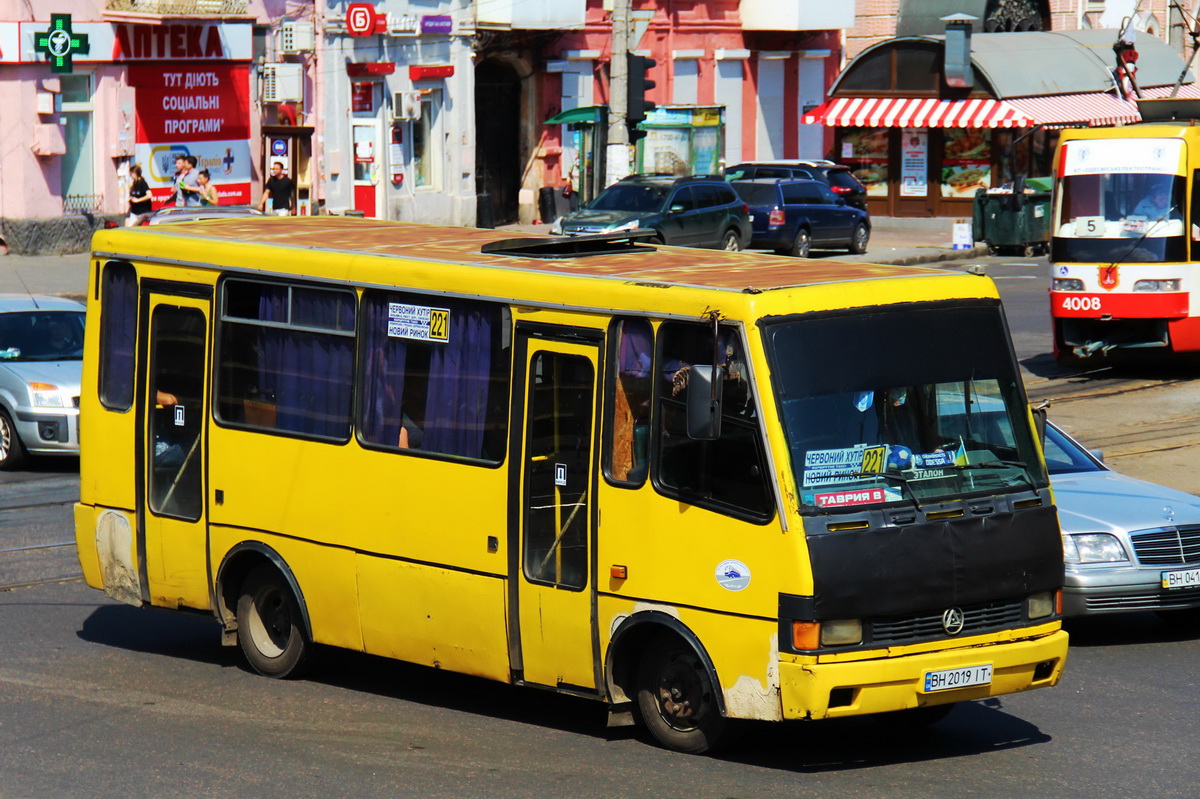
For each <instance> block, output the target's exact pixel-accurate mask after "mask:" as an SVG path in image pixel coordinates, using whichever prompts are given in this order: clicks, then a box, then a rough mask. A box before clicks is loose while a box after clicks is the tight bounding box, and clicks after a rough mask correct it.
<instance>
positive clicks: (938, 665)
mask: <svg viewBox="0 0 1200 799" xmlns="http://www.w3.org/2000/svg"><path fill="white" fill-rule="evenodd" d="M1066 660H1067V633H1066V632H1064V631H1062V630H1058V631H1056V632H1052V633H1050V634H1047V635H1043V636H1040V637H1037V638H1029V639H1024V640H1020V641H1004V642H1000V643H995V644H985V645H981V646H972V647H967V648H963V649H952V650H942V651H935V652H924V653H920V654H912V655H903V656H895V657H888V658H878V659H873V660H856V661H846V662H835V663H791V662H787V661H783V662H781V663H780V664H779V666H780V668H779V680H780V694H781V699H782V701H783V717H784V718H785V719H822V718H841V717H844V716H858V715H863V714H867V713H886V712H889V711H893V710H905V709H908V708H915V707H922V706H925V705H941V704H947V703H950V702H961V701H964V700H970V699H983V698H985V697H989V696H1001V695H1003V694H1011V693H1016V692H1018V691H1027V690H1030V689H1033V688H1046V687H1049V686H1051V685H1055V684H1056V683H1057V682H1058V680H1059V678H1060V677H1061V676H1062V670H1063V666H1064V665H1065V663H1066ZM985 664H991V666H992V674H991V681H990V682H989V683H987V684H984V685H974V686H970V687H966V688H952V689H949V690H941V691H933V692H928V693H926V692H925V690H924V687H925V675H926V674H927V673H929V672H940V671H945V670H948V669H958V668H966V667H970V666H981V665H985Z"/></svg>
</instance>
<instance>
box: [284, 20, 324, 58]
mask: <svg viewBox="0 0 1200 799" xmlns="http://www.w3.org/2000/svg"><path fill="white" fill-rule="evenodd" d="M316 44H317V41H316V33H315V29H314V28H313V24H312V23H311V22H285V23H283V24H282V25H281V26H280V27H279V50H280V52H283V53H311V52H312V51H313V50H314V49H315V48H316Z"/></svg>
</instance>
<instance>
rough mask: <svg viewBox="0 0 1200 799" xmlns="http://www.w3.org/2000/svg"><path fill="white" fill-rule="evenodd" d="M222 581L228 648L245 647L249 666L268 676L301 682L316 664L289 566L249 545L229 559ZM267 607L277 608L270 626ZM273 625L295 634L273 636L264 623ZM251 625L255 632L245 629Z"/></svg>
mask: <svg viewBox="0 0 1200 799" xmlns="http://www.w3.org/2000/svg"><path fill="white" fill-rule="evenodd" d="M217 575H218V576H217V584H216V598H217V602H216V603H215V604H216V607H217V616H218V620H219V621H220V622H221V625H222V627H223V629H224V630H225V634H226V641H225V642H226V643H228V644H231V645H232V644H234V643H235V641H236V643H238V644H241V648H242V651H243V653H244V654H245V655H246V659H247V660H248V661H249V662H250V665H251V666H252V667H253V668H254V670H255V671H257V672H259V673H261V674H264V675H265V676H268V677H278V678H283V677H298V676H300V675H301V673H302V672H303V671H304V668H305V666H306V665H307V663H308V661H309V660H311V657H310V655H311V653H312V649H313V643H312V640H313V637H312V622H311V620H310V618H309V615H308V606H307V604H306V603H305V601H304V593H303V592H302V591H301V590H300V585H299V583H298V582H297V581H296V577H295V575H294V574H293V573H292V570H291V569H290V568H289V567H288V565H287V562H286V561H285V560H284V559H283V558H282V557H281V556H280V555H279V553H278V552H276V551H275V550H274V549H272V548H271V547H269V546H267V545H266V544H263V543H261V542H257V541H251V542H245V543H242V544H238V545H237V546H236V547H234V548H233V549H231V550H230V551H229V552H228V553H227V554H226V555H225V557H224V558H223V559H222V561H221V566H220V568H219V569H218V572H217ZM264 602H265V603H269V604H270V605H271V606H272V608H273V610H272V611H271V614H272V617H271V619H270V620H266V619H265V616H264V613H265V611H264V605H263V603H264ZM272 621H275V622H279V623H281V624H283V625H284V626H285V627H287V628H289V629H290V630H291V634H290V635H289V634H287V633H282V634H283V636H284V637H283V638H279V637H278V635H271V634H270V631H269V630H268V629H265V628H264V623H265V627H267V628H269V627H271V626H272V624H271V622H272ZM247 623H249V627H250V629H245V630H244V629H241V628H242V627H243V626H245V625H246V624H247ZM276 632H281V631H276ZM231 633H232V635H231ZM256 636H257V639H258V643H257V645H256V642H255V637H256ZM272 638H275V639H276V640H275V641H274V642H272V640H271V639H272Z"/></svg>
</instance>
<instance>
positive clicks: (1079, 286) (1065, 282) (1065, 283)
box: [1053, 277, 1083, 291]
mask: <svg viewBox="0 0 1200 799" xmlns="http://www.w3.org/2000/svg"><path fill="white" fill-rule="evenodd" d="M1053 290H1054V291H1083V281H1082V280H1080V279H1079V278H1075V277H1056V278H1054V289H1053Z"/></svg>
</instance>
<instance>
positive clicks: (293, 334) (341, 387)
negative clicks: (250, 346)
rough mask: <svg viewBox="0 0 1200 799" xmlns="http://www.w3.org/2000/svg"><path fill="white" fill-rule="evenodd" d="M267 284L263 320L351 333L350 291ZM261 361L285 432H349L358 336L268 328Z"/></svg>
mask: <svg viewBox="0 0 1200 799" xmlns="http://www.w3.org/2000/svg"><path fill="white" fill-rule="evenodd" d="M288 307H289V303H288V289H287V288H286V287H264V291H263V293H262V295H261V296H260V298H259V318H260V319H261V320H263V321H265V322H280V323H290V324H293V325H304V326H306V327H309V326H311V327H321V328H327V329H334V330H343V331H347V332H352V331H353V330H354V321H353V319H354V308H353V300H352V298H351V296H350V295H349V294H345V293H341V292H332V291H318V290H311V289H303V288H299V287H292V289H291V318H290V319H289V318H288V313H287V311H288ZM260 351H261V353H262V356H261V359H260V361H259V378H260V381H261V385H263V386H264V387H270V389H269V390H271V392H272V393H273V394H274V395H275V424H276V427H277V428H279V429H281V430H288V431H292V432H296V433H306V434H310V435H315V436H326V437H330V438H346V437H347V436H348V435H349V432H350V396H351V385H352V382H353V367H354V338H353V336H352V335H349V336H347V335H342V336H338V335H331V334H329V333H318V332H313V331H308V330H294V329H281V328H272V327H268V328H263V329H262V332H261V349H260Z"/></svg>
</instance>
